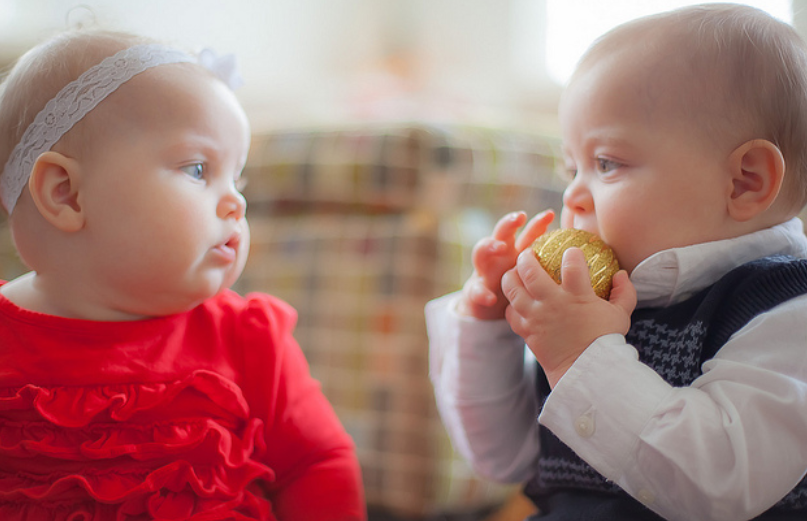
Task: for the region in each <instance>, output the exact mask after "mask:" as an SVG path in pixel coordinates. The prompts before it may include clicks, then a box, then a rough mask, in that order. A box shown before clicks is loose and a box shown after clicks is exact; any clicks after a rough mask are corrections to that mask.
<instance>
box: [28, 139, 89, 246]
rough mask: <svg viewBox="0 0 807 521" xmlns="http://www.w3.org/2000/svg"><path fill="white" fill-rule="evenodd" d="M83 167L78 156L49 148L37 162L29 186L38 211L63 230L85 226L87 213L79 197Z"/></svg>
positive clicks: (69, 230) (71, 230) (68, 230)
mask: <svg viewBox="0 0 807 521" xmlns="http://www.w3.org/2000/svg"><path fill="white" fill-rule="evenodd" d="M80 179H81V169H80V167H79V164H78V162H77V161H76V160H75V159H71V158H69V157H67V156H65V155H63V154H60V153H58V152H54V151H48V152H45V153H44V154H42V155H40V156H39V158H37V160H36V162H35V163H34V168H33V170H32V171H31V177H30V179H29V180H28V190H29V191H30V193H31V198H32V199H33V201H34V204H35V205H36V207H37V209H38V210H39V213H40V214H42V216H43V217H44V218H45V219H46V220H47V221H48V222H49V223H51V224H52V225H53V226H55V227H56V228H58V229H59V230H62V231H64V232H74V231H78V230H80V229H81V228H82V227H83V226H84V214H83V212H82V211H81V206H80V204H79V201H78V192H79V186H80Z"/></svg>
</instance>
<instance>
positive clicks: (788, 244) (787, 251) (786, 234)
mask: <svg viewBox="0 0 807 521" xmlns="http://www.w3.org/2000/svg"><path fill="white" fill-rule="evenodd" d="M777 254H779V255H792V256H794V257H799V258H807V237H805V235H804V225H803V223H802V222H801V220H800V219H798V218H793V219H791V220H789V221H787V222H784V223H782V224H779V225H776V226H774V227H772V228H766V229H764V230H759V231H757V232H754V233H750V234H748V235H742V236H740V237H735V238H733V239H725V240H721V241H714V242H705V243H701V244H695V245H693V246H686V247H683V248H673V249H669V250H664V251H660V252H658V253H655V254H653V255H651V256H650V257H648V258H647V259H645V260H643V261H642V262H640V263H639V265H638V266H636V268H635V269H634V270H633V273H632V274H631V281H632V282H633V284H634V286H635V287H636V292H637V295H638V299H639V304H638V306H637V307H659V306H668V305H670V304H674V303H676V302H680V301H682V300H685V299H686V298H688V297H689V296H691V295H692V294H694V293H696V292H697V291H700V290H701V289H703V288H705V287H707V286H710V285H712V284H714V283H715V282H717V280H718V279H719V278H720V277H722V276H723V275H725V274H726V273H727V272H729V271H730V270H732V269H734V268H736V267H737V266H741V265H742V264H745V263H747V262H750V261H752V260H755V259H759V258H762V257H767V256H770V255H777Z"/></svg>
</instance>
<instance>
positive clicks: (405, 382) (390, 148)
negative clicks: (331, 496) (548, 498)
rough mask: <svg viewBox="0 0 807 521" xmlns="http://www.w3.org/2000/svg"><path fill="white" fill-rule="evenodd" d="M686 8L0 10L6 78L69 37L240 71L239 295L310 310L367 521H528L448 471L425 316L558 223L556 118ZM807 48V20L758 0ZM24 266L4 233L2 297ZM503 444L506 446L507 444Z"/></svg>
mask: <svg viewBox="0 0 807 521" xmlns="http://www.w3.org/2000/svg"><path fill="white" fill-rule="evenodd" d="M691 3H695V2H685V1H680V0H678V1H676V0H666V1H664V0H611V1H607V2H604V1H601V0H137V1H135V0H89V1H85V2H77V1H74V0H0V70H4V69H6V68H7V67H9V66H10V65H11V64H12V63H13V61H14V60H15V59H16V58H17V57H18V56H19V55H20V54H21V53H23V52H24V51H25V50H26V49H28V48H29V47H31V46H33V45H35V44H36V43H38V42H39V41H41V40H43V39H45V38H47V37H48V36H50V35H52V34H54V33H55V32H58V31H60V30H63V29H65V28H67V27H75V26H99V27H103V28H107V29H121V30H127V31H134V32H138V33H143V34H146V35H149V36H153V37H157V38H160V39H163V40H166V41H168V42H170V43H175V44H177V45H179V46H183V47H187V48H190V49H194V50H195V49H201V48H203V47H211V48H213V49H215V50H216V51H217V52H219V53H234V54H235V55H236V56H237V58H238V60H239V64H240V68H241V73H242V76H243V78H244V80H245V82H246V83H245V85H244V87H242V88H241V89H239V90H238V91H237V95H238V97H239V98H240V100H241V102H242V103H243V105H244V107H245V109H246V111H247V114H248V116H249V117H250V119H251V121H252V125H253V132H254V136H253V144H252V149H251V152H250V158H249V161H248V165H247V169H246V176H247V177H248V178H249V184H248V186H247V189H246V191H245V195H246V197H247V199H248V202H249V209H248V217H249V220H250V223H251V226H252V230H253V232H252V235H253V239H252V240H253V244H252V251H251V254H250V260H249V262H248V265H247V267H246V269H245V272H244V274H243V276H242V277H241V279H240V280H239V282H238V283H237V286H236V288H235V289H236V290H238V291H240V292H247V291H256V290H257V291H265V292H269V293H272V294H275V295H277V296H279V297H281V298H283V299H285V300H287V301H288V302H290V303H291V304H292V305H293V306H295V307H296V308H297V310H298V312H299V314H300V320H299V325H298V328H297V331H296V336H297V339H298V341H299V342H300V344H301V346H302V348H303V350H304V351H305V353H306V356H307V358H308V360H309V363H310V364H311V371H312V373H313V374H314V376H315V377H317V378H318V379H319V380H320V382H321V383H322V386H323V391H324V392H325V394H326V395H327V396H328V398H329V399H330V400H331V402H332V403H333V405H334V408H335V409H336V411H337V414H339V416H340V418H341V420H342V421H343V423H344V424H345V427H346V428H347V429H348V431H349V432H350V433H351V435H352V436H353V438H354V440H355V442H356V445H357V450H358V454H359V458H360V461H361V464H362V471H363V476H364V481H365V487H366V490H367V501H368V509H369V511H370V514H371V519H372V520H375V521H381V520H389V521H391V520H434V521H436V520H443V521H448V520H456V521H460V520H467V521H470V520H485V521H506V520H513V521H520V520H522V519H523V518H524V517H525V516H526V515H527V514H528V513H529V512H530V511H531V507H530V506H529V505H528V504H527V503H526V501H524V500H523V498H522V497H521V496H520V495H519V493H518V487H517V486H512V485H511V486H507V485H498V484H494V483H490V482H487V481H485V480H484V479H481V478H479V477H478V476H476V475H475V473H474V472H473V470H472V469H470V468H468V466H467V465H466V464H465V463H464V462H463V461H462V459H461V458H460V457H459V456H458V455H457V454H456V453H455V452H454V450H453V448H452V446H451V443H450V442H449V440H448V438H447V436H446V434H445V431H444V430H443V427H442V424H441V422H440V419H439V417H438V416H437V413H436V411H435V407H434V399H433V395H432V389H431V384H430V382H429V379H428V342H427V337H426V331H425V325H424V321H423V306H424V305H425V304H426V302H427V301H428V300H429V299H432V298H435V297H437V296H439V295H442V294H444V293H446V292H449V291H454V290H457V289H458V288H459V287H460V286H461V284H462V282H463V281H464V279H465V278H466V277H467V276H468V275H469V274H470V271H471V267H470V248H471V246H472V245H473V243H474V242H476V240H477V239H478V238H479V237H481V236H482V235H483V234H486V233H488V232H489V230H490V229H491V227H492V225H493V223H494V222H495V220H496V219H498V218H499V217H500V216H501V215H503V214H504V213H506V212H509V211H513V210H525V211H527V212H528V213H535V212H538V211H540V210H543V209H545V208H548V207H549V208H555V209H559V207H560V201H561V193H562V190H563V183H562V181H561V180H560V178H559V177H558V176H557V175H556V163H557V156H558V137H557V134H558V129H557V118H556V106H557V101H558V97H559V95H560V92H561V90H562V86H563V84H564V82H565V81H566V78H567V77H568V75H569V74H570V72H571V70H572V68H573V67H574V64H575V62H576V60H577V58H578V57H579V56H580V54H581V53H582V52H583V51H584V50H585V48H586V47H587V46H588V45H589V44H590V43H591V42H592V41H593V40H594V39H595V38H596V37H597V36H599V35H601V34H602V33H604V32H605V31H607V30H608V29H609V28H611V27H613V26H614V25H616V24H618V23H621V22H624V21H627V20H629V19H631V18H635V17H637V16H641V15H645V14H650V13H653V12H658V11H663V10H668V9H672V8H675V7H680V6H683V5H688V4H691ZM745 3H748V4H751V5H755V6H757V7H760V8H763V9H765V10H767V11H769V12H770V13H771V14H772V15H774V16H776V17H778V18H780V19H782V20H784V21H785V22H788V23H791V24H793V25H794V26H795V27H796V28H797V30H799V31H800V32H801V33H802V34H803V35H804V34H807V9H805V7H806V6H807V0H792V1H790V0H759V1H756V2H745ZM24 271H25V268H24V267H23V266H22V265H21V264H20V262H19V260H18V258H17V257H16V254H15V253H14V250H13V246H12V244H11V238H10V237H9V233H8V229H7V227H6V226H5V225H4V223H3V222H2V219H1V218H0V278H2V279H9V278H13V277H15V276H17V275H19V274H21V273H22V272H24ZM504 428H506V426H504Z"/></svg>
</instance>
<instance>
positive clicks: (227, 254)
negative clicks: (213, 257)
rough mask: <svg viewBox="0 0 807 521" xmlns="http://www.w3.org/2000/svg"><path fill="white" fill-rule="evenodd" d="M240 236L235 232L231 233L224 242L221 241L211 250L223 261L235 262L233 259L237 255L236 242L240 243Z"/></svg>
mask: <svg viewBox="0 0 807 521" xmlns="http://www.w3.org/2000/svg"><path fill="white" fill-rule="evenodd" d="M240 241H241V238H240V236H239V235H238V234H237V233H236V234H233V235H232V236H231V237H230V238H229V239H227V241H226V242H223V243H221V244H219V245H218V246H216V247H215V248H213V250H214V251H215V252H216V253H217V254H218V255H219V256H220V257H221V258H222V259H224V260H225V261H227V262H235V259H236V257H237V255H238V244H239V243H240Z"/></svg>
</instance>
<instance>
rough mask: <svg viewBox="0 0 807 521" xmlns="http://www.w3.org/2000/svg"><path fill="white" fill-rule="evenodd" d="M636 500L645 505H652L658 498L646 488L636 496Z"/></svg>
mask: <svg viewBox="0 0 807 521" xmlns="http://www.w3.org/2000/svg"><path fill="white" fill-rule="evenodd" d="M636 499H638V500H639V502H641V503H642V504H644V505H652V504H653V501H655V500H656V496H654V495H653V493H652V492H650V491H649V490H647V489H646V488H643V489H641V490H640V491H639V492H638V493H637V494H636Z"/></svg>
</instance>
